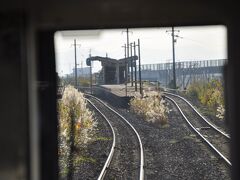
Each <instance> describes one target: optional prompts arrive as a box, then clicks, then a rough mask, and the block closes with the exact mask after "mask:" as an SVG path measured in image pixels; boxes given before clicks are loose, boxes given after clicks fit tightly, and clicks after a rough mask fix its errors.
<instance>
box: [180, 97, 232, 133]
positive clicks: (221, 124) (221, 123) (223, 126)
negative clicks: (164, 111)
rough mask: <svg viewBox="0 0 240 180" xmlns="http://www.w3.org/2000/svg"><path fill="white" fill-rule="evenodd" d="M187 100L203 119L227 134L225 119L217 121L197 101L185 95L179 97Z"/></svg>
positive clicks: (227, 128)
mask: <svg viewBox="0 0 240 180" xmlns="http://www.w3.org/2000/svg"><path fill="white" fill-rule="evenodd" d="M180 96H183V97H184V98H185V99H187V100H188V101H189V102H190V103H191V104H192V105H193V106H194V107H195V108H196V109H197V110H198V112H200V113H201V114H202V115H203V116H204V117H206V118H207V120H209V121H210V122H211V123H213V124H215V125H216V126H217V127H219V128H220V129H222V130H224V131H225V132H226V133H228V134H229V127H228V126H227V122H226V121H225V119H219V118H217V117H216V116H215V115H213V114H210V113H209V112H208V109H207V107H206V106H204V105H202V104H201V103H200V102H199V101H197V100H196V99H194V98H190V97H189V96H186V95H180Z"/></svg>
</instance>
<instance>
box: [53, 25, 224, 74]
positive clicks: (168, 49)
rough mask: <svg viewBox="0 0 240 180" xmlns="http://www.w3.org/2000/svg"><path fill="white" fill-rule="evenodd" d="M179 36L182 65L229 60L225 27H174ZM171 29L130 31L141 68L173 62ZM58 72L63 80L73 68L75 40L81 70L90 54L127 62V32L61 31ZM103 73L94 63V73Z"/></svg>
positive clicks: (57, 45) (57, 38)
mask: <svg viewBox="0 0 240 180" xmlns="http://www.w3.org/2000/svg"><path fill="white" fill-rule="evenodd" d="M174 29H175V30H177V31H179V32H175V35H178V36H179V38H177V42H176V43H175V59H176V62H179V61H190V60H210V59H227V29H226V27H225V26H220V25H219V26H194V27H174ZM169 30H171V27H169V28H166V27H164V28H161V27H158V28H133V29H129V42H134V41H135V42H136V43H137V41H138V39H140V47H141V62H142V64H155V63H165V62H172V36H171V34H170V33H169V32H167V31H169ZM54 38H55V54H56V69H57V72H58V73H59V75H60V76H63V75H65V74H69V73H71V72H72V69H73V68H74V62H75V59H74V46H73V43H74V39H76V41H77V48H76V49H77V54H76V55H77V63H78V67H86V66H87V65H86V59H87V58H88V57H89V53H91V55H92V56H103V57H106V54H107V56H108V57H109V58H114V59H121V58H124V48H123V47H122V46H124V44H126V43H127V35H126V29H112V30H79V31H58V32H56V33H55V37H54ZM100 69H101V64H100V62H94V63H93V72H97V71H99V70H100Z"/></svg>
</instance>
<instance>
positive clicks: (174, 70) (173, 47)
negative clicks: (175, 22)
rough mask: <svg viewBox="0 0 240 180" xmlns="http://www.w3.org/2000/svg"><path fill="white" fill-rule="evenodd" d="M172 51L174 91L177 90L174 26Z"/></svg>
mask: <svg viewBox="0 0 240 180" xmlns="http://www.w3.org/2000/svg"><path fill="white" fill-rule="evenodd" d="M172 50H173V89H176V88H177V85H176V69H175V37H174V26H172Z"/></svg>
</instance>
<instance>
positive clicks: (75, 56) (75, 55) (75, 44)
mask: <svg viewBox="0 0 240 180" xmlns="http://www.w3.org/2000/svg"><path fill="white" fill-rule="evenodd" d="M77 45H79V46H80V44H77V41H76V39H74V44H73V46H74V60H75V62H74V64H75V88H77V85H78V83H77V49H76V46H77Z"/></svg>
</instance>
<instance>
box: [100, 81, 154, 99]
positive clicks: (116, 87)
mask: <svg viewBox="0 0 240 180" xmlns="http://www.w3.org/2000/svg"><path fill="white" fill-rule="evenodd" d="M100 87H103V88H104V89H107V90H109V91H110V92H111V93H113V94H115V95H117V96H119V97H126V96H136V95H140V92H139V84H138V87H137V91H135V86H131V83H128V84H127V93H126V85H125V84H111V85H100ZM153 90H156V87H155V86H149V85H143V91H144V92H149V91H153Z"/></svg>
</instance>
